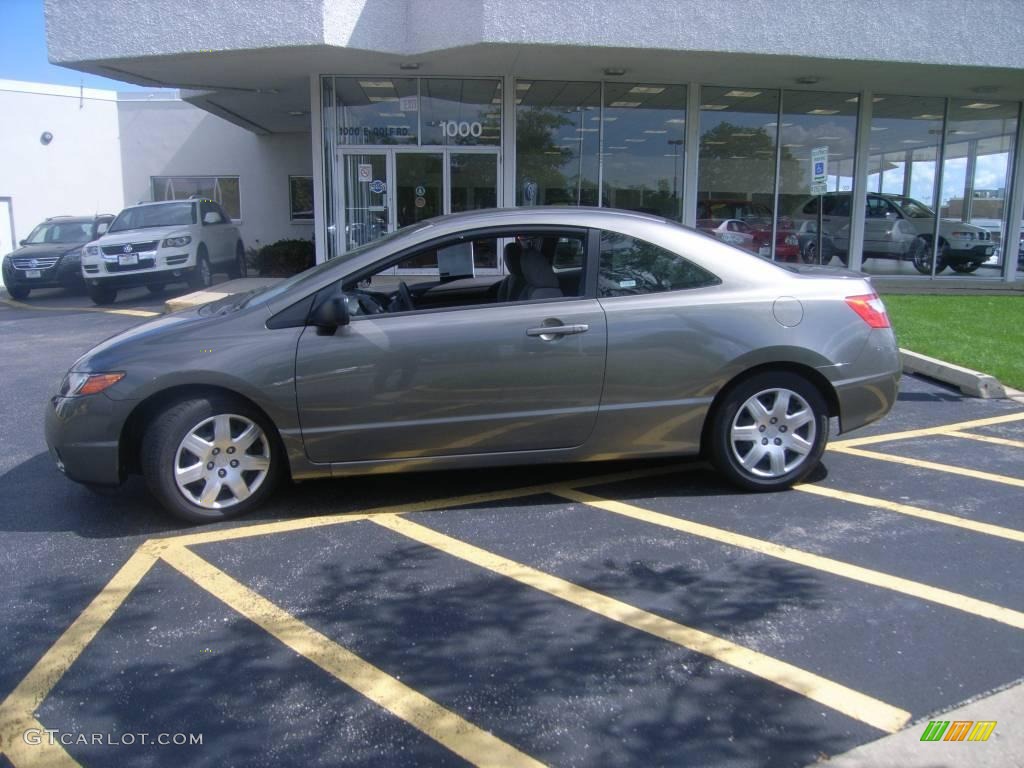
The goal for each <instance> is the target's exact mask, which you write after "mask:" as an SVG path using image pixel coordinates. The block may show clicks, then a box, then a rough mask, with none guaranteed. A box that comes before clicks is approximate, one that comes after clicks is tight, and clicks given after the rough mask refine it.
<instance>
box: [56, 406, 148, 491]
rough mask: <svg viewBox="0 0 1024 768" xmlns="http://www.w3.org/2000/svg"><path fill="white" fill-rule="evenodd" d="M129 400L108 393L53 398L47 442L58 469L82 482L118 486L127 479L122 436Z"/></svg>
mask: <svg viewBox="0 0 1024 768" xmlns="http://www.w3.org/2000/svg"><path fill="white" fill-rule="evenodd" d="M128 406H129V403H128V401H115V400H111V399H110V398H109V397H107V396H106V395H104V394H102V393H101V394H98V395H87V396H85V397H58V396H54V397H52V398H50V400H49V402H48V403H47V404H46V427H45V431H46V445H47V446H48V447H49V449H50V456H51V458H53V460H54V461H55V462H56V463H57V467H58V469H61V471H63V472H64V474H65V475H67V476H68V477H69V478H71V479H72V480H74V481H75V482H78V483H88V484H93V485H118V484H120V483H121V481H122V479H123V478H124V472H123V468H122V467H121V460H120V445H119V438H120V434H121V427H122V425H123V424H124V419H125V418H126V416H127V410H128Z"/></svg>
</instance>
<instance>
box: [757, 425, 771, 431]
mask: <svg viewBox="0 0 1024 768" xmlns="http://www.w3.org/2000/svg"><path fill="white" fill-rule="evenodd" d="M766 429H768V427H766V426H765V425H764V424H762V425H761V426H760V427H758V428H757V431H758V432H764V431H765V430H766Z"/></svg>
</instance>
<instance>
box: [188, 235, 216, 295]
mask: <svg viewBox="0 0 1024 768" xmlns="http://www.w3.org/2000/svg"><path fill="white" fill-rule="evenodd" d="M211 285H213V272H212V271H211V270H210V258H209V257H208V256H207V255H206V246H204V245H200V246H199V253H198V254H197V256H196V265H195V267H193V268H192V271H191V272H189V275H188V287H189V288H191V289H192V290H193V291H201V290H203V289H204V288H209V287H210V286H211Z"/></svg>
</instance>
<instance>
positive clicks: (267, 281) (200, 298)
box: [164, 277, 284, 312]
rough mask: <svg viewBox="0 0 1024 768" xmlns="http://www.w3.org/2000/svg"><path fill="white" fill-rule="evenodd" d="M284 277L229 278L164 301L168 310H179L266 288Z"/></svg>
mask: <svg viewBox="0 0 1024 768" xmlns="http://www.w3.org/2000/svg"><path fill="white" fill-rule="evenodd" d="M283 279H284V278H283V277H242V278H239V279H238V280H227V281H225V282H223V283H218V284H217V285H212V286H210V287H209V288H206V289H205V290H202V291H195V292H194V293H186V294H185V295H184V296H175V297H174V298H173V299H168V300H167V301H166V302H164V307H165V308H166V310H167V311H168V312H177V311H179V310H182V309H188V308H189V307H198V306H200V305H201V304H209V303H210V302H211V301H218V300H220V299H223V298H226V297H228V296H231V295H232V294H236V293H245V292H246V291H251V290H254V289H256V288H265V287H267V286H269V285H274V284H275V283H279V282H281V281H282V280H283Z"/></svg>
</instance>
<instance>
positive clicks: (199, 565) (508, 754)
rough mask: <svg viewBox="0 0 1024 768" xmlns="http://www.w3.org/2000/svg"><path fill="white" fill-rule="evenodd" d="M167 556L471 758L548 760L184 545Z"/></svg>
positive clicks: (482, 761)
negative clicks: (484, 727)
mask: <svg viewBox="0 0 1024 768" xmlns="http://www.w3.org/2000/svg"><path fill="white" fill-rule="evenodd" d="M163 559H164V560H165V561H167V562H168V563H169V564H170V565H172V566H173V567H174V568H176V569H177V570H179V571H180V572H181V573H182V574H184V575H185V576H186V577H188V578H189V579H191V580H192V581H194V582H195V583H196V584H198V585H199V586H200V587H202V588H203V589H205V590H206V591H207V592H209V593H210V594H211V595H213V596H214V597H216V598H217V599H218V600H220V601H222V602H223V603H224V604H225V605H227V606H228V607H230V608H232V609H233V610H234V611H236V612H238V613H239V614H241V615H242V616H244V617H245V618H246V619H248V620H249V621H251V622H253V623H254V624H256V625H257V626H259V627H261V628H262V629H264V630H265V631H266V632H268V633H269V634H271V635H272V636H274V637H275V638H277V639H278V640H279V641H281V642H282V643H283V644H284V645H286V646H288V647H289V648H291V649H292V650H293V651H295V652H296V653H297V654H299V655H300V656H302V657H304V658H306V659H308V660H309V661H311V662H313V663H314V664H316V665H317V666H318V667H320V668H321V669H322V670H324V671H325V672H327V673H328V674H330V675H333V676H334V677H335V678H337V679H338V680H340V681H341V682H343V683H345V684H346V685H347V686H349V687H350V688H352V689H354V690H355V691H357V692H358V693H360V694H362V695H363V696H365V697H366V698H368V699H370V700H371V701H373V702H374V703H376V704H378V705H379V706H381V707H383V708H384V709H386V710H387V711H388V712H391V713H392V714H393V715H395V716H397V717H399V718H401V719H402V720H405V721H406V722H407V723H409V724H410V725H411V726H413V727H414V728H416V729H418V730H420V731H422V732H423V733H424V734H426V735H427V736H429V737H430V738H431V739H433V740H434V741H437V742H438V743H440V744H442V745H443V746H445V747H447V748H448V749H450V750H451V751H452V752H454V753H455V754H457V755H459V756H460V757H462V758H464V759H465V760H468V761H469V762H470V763H472V764H474V765H488V766H540V765H542V763H539V762H537V761H536V760H534V759H533V758H532V757H530V756H529V755H527V754H524V753H523V752H520V751H519V750H518V749H516V748H515V747H513V746H511V745H510V744H507V743H505V742H504V741H502V740H501V739H499V738H497V737H496V736H494V735H493V734H491V733H488V732H487V731H484V730H482V729H481V728H478V727H477V726H475V725H473V723H471V722H469V721H468V720H465V719H463V718H462V717H460V716H459V715H457V714H455V713H454V712H452V711H451V710H449V709H446V708H445V707H442V706H441V705H440V704H438V703H437V702H435V701H433V700H431V699H429V698H427V697H426V696H424V695H423V694H421V693H419V692H418V691H415V690H413V689H412V688H410V687H409V686H407V685H405V684H404V683H401V682H399V681H398V680H397V679H396V678H394V677H392V676H391V675H389V674H387V673H386V672H384V671H382V670H380V669H378V668H377V667H375V666H374V665H372V664H370V663H369V662H367V661H365V660H363V659H362V658H360V657H359V656H357V655H356V654H354V653H352V652H351V651H349V650H348V649H346V648H344V647H342V646H341V645H339V644H338V643H336V642H334V641H333V640H331V639H330V638H328V637H326V636H324V635H323V634H321V633H320V632H317V631H316V630H315V629H313V628H312V627H309V626H307V625H306V624H303V623H302V622H301V621H299V620H298V619H296V618H295V617H294V616H292V615H291V614H289V613H288V612H287V611H284V610H283V609H281V608H280V607H278V606H277V605H275V604H274V603H272V602H270V601H269V600H267V599H266V598H265V597H263V596H262V595H259V594H257V593H256V592H253V591H252V590H251V589H249V588H248V587H246V586H245V585H243V584H241V583H239V582H238V581H236V580H235V579H233V578H231V577H230V576H228V575H227V574H226V573H224V572H223V571H221V570H220V569H218V568H216V567H215V566H213V565H211V564H210V563H208V562H207V561H206V560H203V559H202V558H201V557H199V556H198V555H196V554H195V553H193V552H190V551H189V550H187V549H185V548H184V547H180V546H175V547H169V548H168V549H167V550H166V551H164V553H163Z"/></svg>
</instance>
